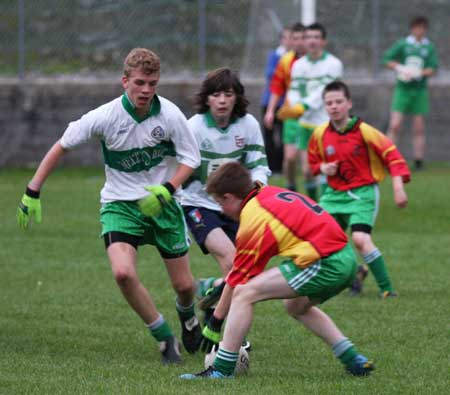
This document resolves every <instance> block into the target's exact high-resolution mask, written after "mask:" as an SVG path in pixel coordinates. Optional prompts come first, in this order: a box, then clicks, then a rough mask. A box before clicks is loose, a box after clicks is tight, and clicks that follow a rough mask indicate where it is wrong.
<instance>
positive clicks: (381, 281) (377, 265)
mask: <svg viewBox="0 0 450 395" xmlns="http://www.w3.org/2000/svg"><path fill="white" fill-rule="evenodd" d="M363 259H364V262H365V263H367V265H368V266H369V269H370V271H371V272H372V274H373V276H374V277H375V280H376V282H377V284H378V287H379V288H380V290H381V292H384V291H393V290H394V289H393V287H392V283H391V279H390V278H389V275H388V272H387V268H386V264H385V263H384V259H383V256H382V255H381V252H380V250H379V249H378V248H375V249H374V250H373V251H371V252H369V253H368V254H366V255H363Z"/></svg>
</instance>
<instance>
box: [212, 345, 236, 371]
mask: <svg viewBox="0 0 450 395" xmlns="http://www.w3.org/2000/svg"><path fill="white" fill-rule="evenodd" d="M238 358H239V352H231V351H227V350H225V349H223V348H222V347H220V348H219V351H218V352H217V355H216V359H215V360H214V363H213V367H214V369H216V370H218V371H219V372H220V373H222V374H224V375H226V376H231V375H232V374H234V369H235V368H236V362H237V360H238Z"/></svg>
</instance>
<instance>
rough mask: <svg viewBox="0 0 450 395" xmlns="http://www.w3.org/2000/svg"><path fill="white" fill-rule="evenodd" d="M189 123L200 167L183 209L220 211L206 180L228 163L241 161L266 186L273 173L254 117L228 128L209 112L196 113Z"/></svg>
mask: <svg viewBox="0 0 450 395" xmlns="http://www.w3.org/2000/svg"><path fill="white" fill-rule="evenodd" d="M188 122H189V127H190V129H191V130H192V132H193V133H194V135H195V138H196V140H197V143H198V145H199V147H200V156H201V164H200V166H199V167H198V168H197V169H196V170H195V171H194V173H193V175H192V176H191V178H190V179H189V180H188V181H187V182H186V183H185V185H184V186H183V191H182V194H181V204H182V205H183V206H195V207H204V208H208V209H210V210H216V211H221V208H220V206H219V205H218V204H217V203H216V201H215V200H214V199H213V198H212V197H210V196H209V195H208V193H207V192H206V180H207V178H208V176H209V175H210V174H211V172H213V171H214V170H216V169H217V168H218V167H219V166H220V165H222V164H224V163H227V162H231V161H238V162H240V163H241V164H242V165H244V166H245V167H246V168H247V169H249V170H250V172H251V175H252V179H253V181H260V182H262V183H263V184H267V178H268V177H269V176H270V174H271V172H270V170H269V167H268V165H267V157H266V152H265V148H264V140H263V137H262V133H261V128H260V126H259V123H258V121H257V120H256V119H255V117H254V116H253V115H250V114H246V115H244V116H243V117H241V118H237V119H236V120H235V121H234V122H232V123H231V124H230V125H228V127H227V128H225V129H222V128H220V127H218V126H217V125H216V123H215V121H214V118H213V117H212V116H211V114H210V113H209V112H207V113H204V114H196V115H194V116H193V117H192V118H190V119H189V121H188Z"/></svg>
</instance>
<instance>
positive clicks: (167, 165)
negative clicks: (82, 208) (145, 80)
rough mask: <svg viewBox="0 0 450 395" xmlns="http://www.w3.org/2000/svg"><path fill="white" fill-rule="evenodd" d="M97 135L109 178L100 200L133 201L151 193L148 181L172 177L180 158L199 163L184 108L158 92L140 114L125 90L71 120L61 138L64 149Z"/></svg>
mask: <svg viewBox="0 0 450 395" xmlns="http://www.w3.org/2000/svg"><path fill="white" fill-rule="evenodd" d="M92 139H96V140H98V141H99V142H100V143H101V146H102V152H103V158H104V162H105V175H106V182H105V184H104V186H103V189H102V191H101V199H100V200H101V202H102V203H108V202H112V201H121V200H123V201H133V200H138V199H141V198H143V197H144V196H146V195H147V194H148V192H147V191H146V190H145V189H144V187H145V186H148V185H155V184H161V183H163V182H165V181H168V180H169V179H170V178H171V177H172V176H173V174H174V173H175V171H176V168H177V167H178V165H179V164H184V165H186V166H189V167H191V168H196V167H197V166H198V165H199V164H200V153H199V149H198V145H197V142H196V140H195V138H194V135H193V134H192V132H191V130H190V129H189V126H188V123H187V120H186V118H185V116H184V115H183V113H182V112H181V111H180V109H179V108H178V107H177V106H176V105H175V104H173V103H172V102H170V101H169V100H167V99H165V98H163V97H160V96H156V95H155V96H154V98H153V101H152V106H151V108H150V112H149V114H148V116H147V117H146V118H145V119H140V118H139V117H138V116H137V114H136V112H135V110H134V106H133V104H132V102H131V101H130V100H129V99H128V97H127V95H126V94H124V95H123V96H122V97H119V98H116V99H114V100H112V101H111V102H109V103H106V104H104V105H102V106H100V107H98V108H96V109H95V110H92V111H90V112H88V113H87V114H85V115H84V116H82V117H81V118H80V119H79V120H77V121H74V122H71V123H70V124H69V126H68V127H67V129H66V131H65V132H64V134H63V136H62V138H61V145H62V147H63V148H64V149H67V150H71V149H74V148H75V147H77V146H79V145H81V144H83V143H85V142H87V141H89V140H92Z"/></svg>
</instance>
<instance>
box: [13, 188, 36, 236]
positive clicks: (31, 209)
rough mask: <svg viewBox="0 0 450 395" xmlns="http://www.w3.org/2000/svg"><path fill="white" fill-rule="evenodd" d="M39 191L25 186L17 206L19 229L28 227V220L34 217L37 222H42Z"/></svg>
mask: <svg viewBox="0 0 450 395" xmlns="http://www.w3.org/2000/svg"><path fill="white" fill-rule="evenodd" d="M39 193H40V192H39V191H33V190H32V189H30V188H27V190H26V191H25V193H24V195H23V196H22V200H21V201H20V203H19V207H18V208H17V224H18V225H19V227H20V228H21V229H28V224H29V223H30V220H31V219H32V218H33V217H34V220H35V222H36V223H37V224H40V223H41V222H42V212H41V199H39Z"/></svg>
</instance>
